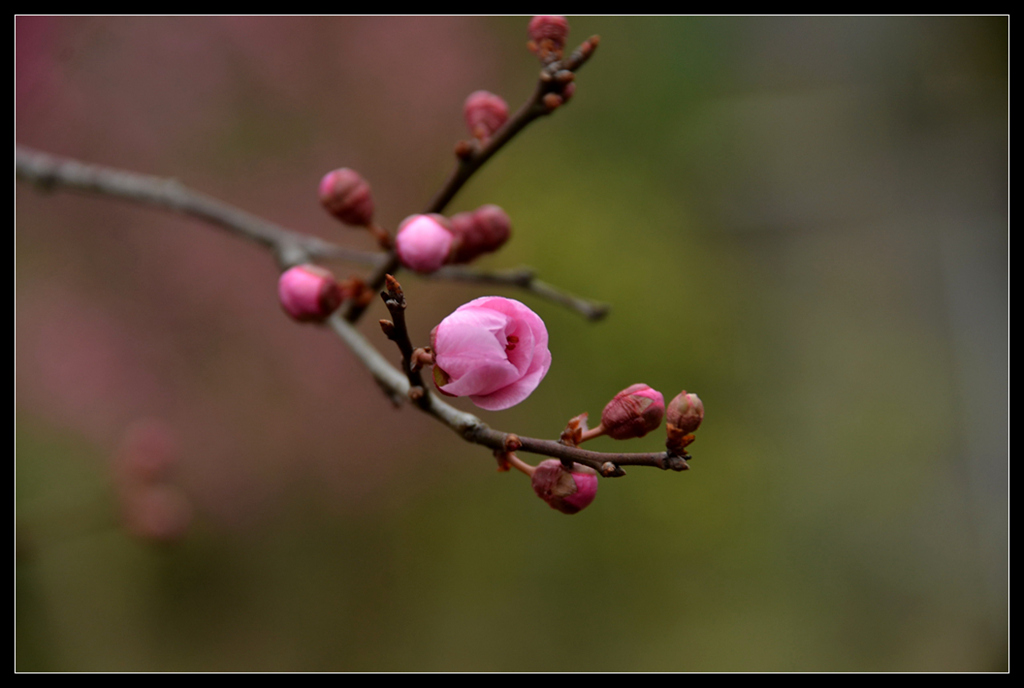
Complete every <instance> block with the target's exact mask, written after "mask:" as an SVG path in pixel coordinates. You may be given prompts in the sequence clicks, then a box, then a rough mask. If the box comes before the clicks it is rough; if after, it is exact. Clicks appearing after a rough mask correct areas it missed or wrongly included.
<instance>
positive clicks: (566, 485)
mask: <svg viewBox="0 0 1024 688" xmlns="http://www.w3.org/2000/svg"><path fill="white" fill-rule="evenodd" d="M531 482H532V483H533V491H534V492H536V493H537V496H538V497H540V498H541V499H543V500H544V501H545V502H547V503H548V504H549V505H551V508H552V509H558V510H559V511H561V512H562V513H563V514H575V513H577V512H579V511H581V510H583V509H584V508H586V507H587V505H589V504H590V503H591V502H592V501H594V497H596V496H597V472H596V471H594V470H593V469H591V468H587V467H586V466H581V465H579V464H573V468H572V471H571V472H570V471H567V470H565V466H563V465H562V462H561V461H559V460H558V459H548V460H547V461H541V462H540V465H539V466H537V468H536V470H534V472H533V477H532V478H531Z"/></svg>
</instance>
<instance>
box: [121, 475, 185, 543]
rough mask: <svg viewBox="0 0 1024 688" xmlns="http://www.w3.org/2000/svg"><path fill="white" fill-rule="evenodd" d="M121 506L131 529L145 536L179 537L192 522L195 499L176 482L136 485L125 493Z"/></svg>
mask: <svg viewBox="0 0 1024 688" xmlns="http://www.w3.org/2000/svg"><path fill="white" fill-rule="evenodd" d="M121 510H122V513H121V517H122V519H123V520H124V524H125V526H126V527H127V529H128V531H129V532H130V533H132V535H135V536H136V537H139V538H142V539H143V540H150V541H154V542H162V543H167V542H174V541H177V540H180V539H181V538H183V537H185V535H186V533H187V532H188V529H189V526H190V525H191V523H192V503H191V502H190V501H189V499H188V497H187V496H186V495H185V493H184V491H182V489H181V488H179V487H177V486H176V485H167V484H163V483H157V484H152V485H151V484H140V485H135V486H133V487H132V488H131V489H129V490H126V491H125V492H124V493H123V494H122V496H121Z"/></svg>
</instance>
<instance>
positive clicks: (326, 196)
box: [320, 167, 374, 227]
mask: <svg viewBox="0 0 1024 688" xmlns="http://www.w3.org/2000/svg"><path fill="white" fill-rule="evenodd" d="M320 203H321V204H323V206H324V208H326V209H327V212H329V213H330V214H331V215H334V216H335V217H336V218H338V219H339V220H341V221H342V222H344V223H345V224H347V225H353V226H356V227H365V226H367V225H369V224H370V223H371V222H372V221H373V210H374V206H373V194H371V193H370V185H369V184H367V183H366V180H365V179H363V178H362V177H361V176H360V175H359V173H358V172H356V171H355V170H350V169H348V168H347V167H343V168H341V169H340V170H334V171H333V172H328V173H327V174H325V175H324V178H323V179H321V180H320Z"/></svg>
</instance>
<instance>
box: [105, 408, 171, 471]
mask: <svg viewBox="0 0 1024 688" xmlns="http://www.w3.org/2000/svg"><path fill="white" fill-rule="evenodd" d="M177 463H178V449H177V442H176V438H175V435H174V431H173V430H172V429H171V427H170V426H169V425H168V424H167V423H165V422H163V421H161V420H158V419H155V418H147V419H145V420H140V421H137V422H135V423H134V424H133V425H132V426H131V427H129V428H128V430H127V431H126V432H125V435H124V438H123V439H122V440H121V446H120V448H119V449H118V452H117V455H116V463H115V471H116V474H117V477H118V479H119V480H122V481H126V482H144V483H158V482H167V481H168V480H169V479H170V477H171V474H172V473H173V471H174V467H175V465H176V464H177Z"/></svg>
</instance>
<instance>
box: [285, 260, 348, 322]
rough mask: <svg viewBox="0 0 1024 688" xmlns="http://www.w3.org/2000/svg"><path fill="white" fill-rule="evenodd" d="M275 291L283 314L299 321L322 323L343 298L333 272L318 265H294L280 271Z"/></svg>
mask: <svg viewBox="0 0 1024 688" xmlns="http://www.w3.org/2000/svg"><path fill="white" fill-rule="evenodd" d="M277 293H278V296H279V297H280V299H281V306H282V307H283V308H284V311H285V313H287V314H288V315H290V316H291V317H293V318H295V319H296V320H298V321H300V322H322V321H323V320H326V319H327V318H328V316H330V315H331V313H333V312H334V311H335V310H336V309H337V308H338V306H340V305H341V302H342V300H343V298H344V295H343V294H342V291H341V287H339V286H338V283H337V282H336V281H335V280H334V275H332V274H331V273H330V272H328V271H327V270H325V269H324V268H322V267H320V266H318V265H297V266H295V267H293V268H289V269H288V270H285V271H284V272H283V273H281V279H280V280H278V283H277Z"/></svg>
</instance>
